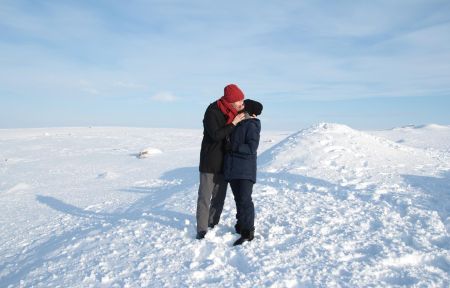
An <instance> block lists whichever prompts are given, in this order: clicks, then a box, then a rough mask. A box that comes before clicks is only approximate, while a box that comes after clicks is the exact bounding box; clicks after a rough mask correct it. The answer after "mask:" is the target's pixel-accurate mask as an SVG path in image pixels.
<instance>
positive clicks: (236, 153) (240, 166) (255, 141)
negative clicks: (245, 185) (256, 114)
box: [224, 118, 261, 182]
mask: <svg viewBox="0 0 450 288" xmlns="http://www.w3.org/2000/svg"><path fill="white" fill-rule="evenodd" d="M260 132H261V122H260V121H259V119H257V118H249V119H246V120H243V121H241V122H240V123H239V124H238V125H237V126H236V128H235V129H234V130H233V133H231V135H230V143H229V145H228V146H229V149H230V151H228V152H227V153H225V157H224V176H225V180H226V181H230V180H233V179H247V180H251V181H253V182H256V150H257V149H258V145H259V134H260Z"/></svg>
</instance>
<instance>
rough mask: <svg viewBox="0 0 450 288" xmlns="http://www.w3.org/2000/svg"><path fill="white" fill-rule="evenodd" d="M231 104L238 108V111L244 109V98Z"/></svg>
mask: <svg viewBox="0 0 450 288" xmlns="http://www.w3.org/2000/svg"><path fill="white" fill-rule="evenodd" d="M231 105H232V106H233V107H234V109H236V111H238V112H239V111H242V110H244V100H241V101H237V102H234V103H231Z"/></svg>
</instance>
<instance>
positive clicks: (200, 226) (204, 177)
mask: <svg viewBox="0 0 450 288" xmlns="http://www.w3.org/2000/svg"><path fill="white" fill-rule="evenodd" d="M227 186H228V183H227V182H226V181H225V179H224V177H223V174H214V173H200V186H199V187H198V199H197V232H200V231H207V230H208V225H216V224H217V223H219V220H220V214H222V210H223V204H224V202H225V196H226V194H227Z"/></svg>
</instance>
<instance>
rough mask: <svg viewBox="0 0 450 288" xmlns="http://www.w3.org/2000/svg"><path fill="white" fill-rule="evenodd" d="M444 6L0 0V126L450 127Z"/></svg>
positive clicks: (448, 21)
mask: <svg viewBox="0 0 450 288" xmlns="http://www.w3.org/2000/svg"><path fill="white" fill-rule="evenodd" d="M449 63H450V1H414V0H411V1H224V2H223V3H218V2H216V1H20V0H19V1H17V0H15V1H8V0H2V1H1V2H0V107H1V108H2V109H1V111H2V112H1V113H0V128H18V127H49V126H140V127H175V128H201V120H202V118H203V113H204V110H205V108H206V106H207V105H208V103H210V102H212V101H214V100H216V99H217V98H219V97H220V96H221V95H222V93H223V87H224V86H225V85H226V84H228V83H236V84H238V85H239V86H240V87H241V88H242V90H243V91H244V93H245V94H246V97H248V98H252V99H256V100H259V101H261V102H262V103H263V104H264V111H263V115H262V116H261V120H262V121H263V127H264V128H266V129H272V130H275V129H276V130H298V129H301V128H305V127H308V126H309V125H311V124H314V123H318V122H323V121H325V122H337V123H342V124H346V125H349V126H351V127H354V128H358V129H383V128H389V127H394V126H402V125H407V124H427V123H438V124H446V125H448V124H450V113H448V112H447V109H445V107H450V64H449Z"/></svg>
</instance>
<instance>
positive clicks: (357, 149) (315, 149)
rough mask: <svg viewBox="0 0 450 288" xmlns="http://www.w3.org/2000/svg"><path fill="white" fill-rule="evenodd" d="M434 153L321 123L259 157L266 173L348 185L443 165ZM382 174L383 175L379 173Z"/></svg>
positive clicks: (288, 138) (339, 126) (287, 139)
mask: <svg viewBox="0 0 450 288" xmlns="http://www.w3.org/2000/svg"><path fill="white" fill-rule="evenodd" d="M437 158H438V157H437V155H436V154H433V153H432V152H431V151H425V150H423V149H417V148H413V147H409V146H406V145H403V144H400V143H396V142H394V141H391V140H388V139H386V138H382V137H377V136H374V135H371V134H369V133H366V132H362V131H358V130H354V129H352V128H350V127H348V126H346V125H341V124H334V123H321V124H318V125H315V126H312V127H310V128H308V129H304V130H300V131H298V132H296V133H294V134H292V135H290V136H289V137H287V138H286V139H285V140H283V141H281V142H280V143H279V144H277V145H275V146H274V147H272V148H271V149H269V150H267V151H266V152H265V153H263V154H262V155H260V158H259V159H260V162H259V165H260V168H261V171H264V172H287V173H292V174H304V175H308V176H314V177H318V178H321V179H327V180H334V181H335V182H336V181H337V182H339V181H340V182H346V181H349V179H354V178H361V176H363V175H364V176H370V177H371V178H374V179H381V178H382V176H383V175H385V176H389V175H388V174H390V173H391V172H393V171H394V170H395V171H396V172H400V173H409V172H411V169H415V168H417V167H418V166H419V165H420V166H422V167H426V166H427V165H429V166H430V167H436V165H439V164H442V165H443V166H446V165H444V164H445V163H440V161H439V159H437ZM380 171H382V173H380Z"/></svg>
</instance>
